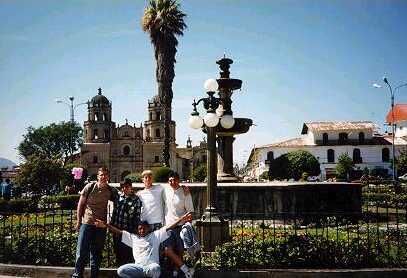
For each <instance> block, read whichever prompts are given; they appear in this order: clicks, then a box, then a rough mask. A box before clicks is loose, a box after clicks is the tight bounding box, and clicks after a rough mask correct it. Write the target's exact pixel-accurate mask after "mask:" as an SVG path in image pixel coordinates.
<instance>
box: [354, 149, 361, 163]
mask: <svg viewBox="0 0 407 278" xmlns="http://www.w3.org/2000/svg"><path fill="white" fill-rule="evenodd" d="M353 163H362V157H361V156H360V150H359V149H354V150H353Z"/></svg>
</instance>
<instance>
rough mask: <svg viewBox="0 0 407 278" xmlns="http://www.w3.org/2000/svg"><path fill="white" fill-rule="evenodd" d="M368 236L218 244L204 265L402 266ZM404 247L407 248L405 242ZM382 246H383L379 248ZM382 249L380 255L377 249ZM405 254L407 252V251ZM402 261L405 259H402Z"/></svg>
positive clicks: (305, 236) (225, 266)
mask: <svg viewBox="0 0 407 278" xmlns="http://www.w3.org/2000/svg"><path fill="white" fill-rule="evenodd" d="M374 244H375V243H374V242H373V241H370V242H368V241H366V240H364V239H359V240H358V239H356V238H355V239H351V240H349V241H347V240H334V239H327V238H325V237H323V236H313V235H291V236H289V237H288V238H287V239H286V240H282V241H275V240H273V239H264V240H255V239H250V240H246V241H240V240H238V239H236V240H235V241H232V242H228V243H224V244H222V245H220V246H217V247H216V249H215V252H213V253H212V254H210V255H209V256H207V257H205V256H204V260H203V265H204V266H206V267H213V266H214V267H215V268H217V269H258V268H362V267H398V266H400V265H399V263H396V262H397V261H398V260H397V259H396V258H394V257H393V256H396V254H395V253H386V252H382V251H383V250H381V248H384V247H383V246H375V245H374ZM402 245H403V247H401V246H400V248H403V249H400V250H407V249H406V248H405V247H407V246H406V244H405V243H402ZM378 248H379V249H378ZM377 250H380V251H381V253H380V255H378V254H376V253H375V252H376V251H377ZM402 253H403V254H400V255H401V256H405V255H406V251H403V252H402ZM400 261H402V260H400Z"/></svg>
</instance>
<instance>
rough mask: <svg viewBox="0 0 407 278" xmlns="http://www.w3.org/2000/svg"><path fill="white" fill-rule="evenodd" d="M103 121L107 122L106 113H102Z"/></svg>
mask: <svg viewBox="0 0 407 278" xmlns="http://www.w3.org/2000/svg"><path fill="white" fill-rule="evenodd" d="M103 120H104V121H108V120H109V119H108V118H107V114H106V113H103Z"/></svg>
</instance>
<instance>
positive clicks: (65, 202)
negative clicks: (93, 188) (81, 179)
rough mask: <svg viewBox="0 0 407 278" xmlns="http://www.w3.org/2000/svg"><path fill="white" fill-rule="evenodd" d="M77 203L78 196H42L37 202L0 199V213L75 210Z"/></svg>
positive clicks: (36, 199)
mask: <svg viewBox="0 0 407 278" xmlns="http://www.w3.org/2000/svg"><path fill="white" fill-rule="evenodd" d="M78 201H79V195H57V196H44V197H42V198H40V199H39V200H38V198H33V199H11V200H9V201H6V200H3V199H0V212H15V213H21V212H35V211H38V210H39V209H41V210H47V209H75V208H76V206H77V204H78Z"/></svg>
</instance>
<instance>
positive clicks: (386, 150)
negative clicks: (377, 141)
mask: <svg viewBox="0 0 407 278" xmlns="http://www.w3.org/2000/svg"><path fill="white" fill-rule="evenodd" d="M382 161H383V162H389V161H390V150H389V148H383V149H382Z"/></svg>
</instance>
